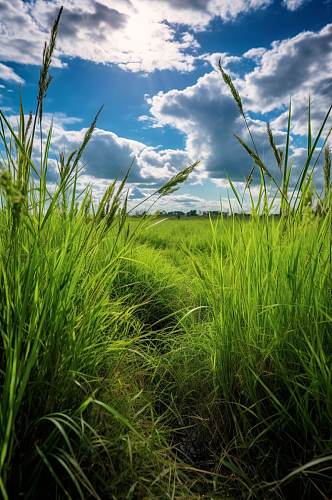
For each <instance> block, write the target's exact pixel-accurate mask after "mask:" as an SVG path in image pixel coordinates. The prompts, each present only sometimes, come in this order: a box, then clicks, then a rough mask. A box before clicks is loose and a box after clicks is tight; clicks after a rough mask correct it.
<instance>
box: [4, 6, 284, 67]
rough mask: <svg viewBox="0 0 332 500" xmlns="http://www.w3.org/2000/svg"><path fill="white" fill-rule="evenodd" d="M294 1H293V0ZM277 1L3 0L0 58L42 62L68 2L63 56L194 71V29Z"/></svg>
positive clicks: (60, 55) (61, 34) (60, 54)
mask: <svg viewBox="0 0 332 500" xmlns="http://www.w3.org/2000/svg"><path fill="white" fill-rule="evenodd" d="M293 1H294V0H293ZM272 2H273V0H112V1H111V2H110V0H53V1H52V2H50V1H47V0H34V1H33V2H26V1H24V0H4V1H3V2H1V3H0V19H1V21H0V34H1V46H0V60H2V61H8V62H10V61H14V62H19V63H23V64H39V63H40V61H41V54H42V48H43V44H44V42H45V40H47V39H48V34H49V29H50V26H51V24H52V21H53V19H54V18H55V16H56V13H57V11H58V9H59V8H60V6H61V5H62V4H63V5H64V12H63V15H62V19H61V23H60V29H59V37H58V50H57V52H56V54H55V58H54V65H55V66H58V67H61V66H63V65H64V64H65V63H64V62H61V58H64V57H66V58H81V59H85V60H87V61H93V62H95V63H100V64H115V65H118V66H119V67H121V68H123V69H125V70H128V71H133V72H137V71H142V72H146V73H148V72H152V71H155V70H166V69H173V70H178V71H191V70H193V69H194V66H195V58H196V56H197V51H198V50H199V48H200V47H199V44H198V42H197V40H196V38H195V36H194V33H195V31H198V30H203V29H206V28H207V26H208V24H209V22H210V21H211V20H212V19H214V18H216V17H219V18H221V19H223V21H224V22H228V21H232V20H233V19H235V18H236V17H237V16H239V15H240V14H245V13H248V12H251V11H254V10H258V9H263V8H266V7H267V6H269V5H270V4H271V3H272Z"/></svg>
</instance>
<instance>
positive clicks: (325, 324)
mask: <svg viewBox="0 0 332 500" xmlns="http://www.w3.org/2000/svg"><path fill="white" fill-rule="evenodd" d="M58 21H59V18H58V19H57V21H56V23H55V25H54V28H53V31H52V35H51V40H50V43H49V45H47V46H46V49H45V52H44V60H43V69H42V71H41V76H40V82H39V94H38V99H37V108H36V112H35V115H34V116H31V117H27V116H26V115H25V114H24V109H23V105H22V104H21V106H20V118H19V124H18V127H16V126H13V125H12V124H11V123H10V121H9V119H8V118H7V117H6V116H5V115H4V114H3V113H2V112H1V114H0V139H1V143H2V144H1V155H2V159H1V170H0V190H1V195H0V197H1V198H0V199H1V211H0V230H1V235H2V236H1V240H0V292H1V300H0V360H1V365H0V388H1V393H0V443H1V451H0V490H1V495H2V497H3V498H4V499H8V498H19V497H23V498H48V497H49V498H102V499H105V498H114V499H117V498H119V499H120V498H121V499H122V498H151V499H152V498H153V499H154V498H172V499H173V498H203V495H205V498H226V497H228V498H229V496H233V497H234V498H240V497H243V498H249V497H250V496H251V498H262V499H263V498H290V497H292V496H295V497H298V498H299V497H301V498H319V497H321V498H329V497H330V496H331V494H332V491H331V484H332V481H331V479H332V477H331V461H332V454H331V442H332V436H331V432H332V430H331V429H332V425H331V424H332V384H331V382H332V380H331V368H332V366H331V359H332V358H331V354H332V352H331V350H332V342H331V323H332V313H331V311H332V292H331V290H332V273H331V269H332V268H331V238H332V234H331V227H332V211H331V186H330V182H331V176H330V170H331V161H330V154H329V150H328V149H326V148H325V146H326V135H325V136H324V130H325V128H324V127H323V126H322V128H321V130H320V131H319V133H318V135H317V136H316V137H312V136H311V124H310V105H309V113H308V122H309V125H308V148H307V150H308V154H307V158H306V160H305V163H304V165H303V168H302V171H301V172H300V176H299V179H297V180H295V182H294V180H293V179H292V178H291V164H290V159H289V157H290V149H289V148H290V134H291V112H290V113H289V120H288V130H287V137H286V144H285V147H284V148H283V149H281V148H280V147H277V146H276V145H275V143H274V138H273V132H272V131H271V129H270V128H268V130H267V134H268V138H269V142H270V145H271V148H272V149H273V154H274V157H275V160H276V162H277V168H278V169H279V171H278V172H279V174H278V175H277V176H275V177H274V176H273V175H272V173H271V171H270V170H271V169H270V167H269V166H267V165H265V163H264V162H263V160H262V159H261V158H260V156H259V152H258V151H257V148H256V146H255V142H254V137H253V135H250V137H251V140H252V145H251V146H248V145H246V144H245V143H244V142H243V141H242V140H241V144H242V147H244V148H245V149H246V151H247V152H248V154H249V155H250V156H251V158H252V159H253V161H254V163H255V165H256V167H255V168H257V169H258V171H259V176H260V180H261V184H260V191H259V195H258V197H256V196H254V195H253V191H252V182H253V179H254V178H255V177H254V176H255V172H254V170H252V172H251V174H250V175H249V178H248V179H247V184H246V188H245V192H246V193H247V196H249V199H250V200H251V203H252V213H251V217H250V218H241V217H239V216H238V215H235V214H233V215H231V216H230V217H221V218H217V219H211V220H209V219H197V218H193V219H188V220H179V221H178V220H166V221H164V222H161V223H158V224H156V222H159V221H157V220H155V219H154V218H153V217H150V216H145V217H143V218H141V219H134V218H130V217H128V215H127V212H128V207H127V192H126V182H127V176H126V177H125V178H124V179H123V180H122V181H117V182H114V183H112V184H111V185H110V186H109V188H108V189H107V190H106V192H105V194H104V196H103V197H102V199H101V200H100V202H99V204H94V203H93V202H92V193H91V189H90V188H87V189H86V190H85V192H83V193H82V192H79V191H78V189H77V180H78V176H79V174H80V168H81V159H82V158H83V155H84V150H85V148H86V146H87V145H88V142H89V140H90V138H91V136H92V134H93V131H94V128H95V126H96V119H97V117H98V115H97V117H96V119H95V120H93V122H92V124H91V126H90V128H89V129H88V130H87V133H86V135H85V138H84V140H83V143H82V145H81V146H80V147H79V148H78V149H77V150H76V151H74V152H73V153H71V154H69V155H67V156H64V155H63V154H61V155H60V158H59V161H58V169H59V180H58V184H57V186H56V187H55V189H52V190H50V186H49V184H48V182H47V179H48V169H49V156H50V154H49V153H50V151H51V147H52V129H50V130H49V131H48V133H46V134H44V136H43V138H44V139H43V140H42V141H41V143H40V146H39V137H38V134H37V131H38V129H40V130H42V111H43V105H42V103H43V99H44V97H45V94H46V90H47V87H48V84H49V73H48V70H49V66H50V62H51V58H52V52H53V49H54V46H55V39H56V34H57V25H58V24H57V23H58ZM223 76H224V80H225V82H226V83H227V85H228V86H230V89H231V92H232V94H233V97H235V98H236V100H237V104H238V107H239V111H240V113H241V115H242V116H243V118H244V119H246V115H245V113H244V110H243V105H242V101H241V98H240V96H239V95H238V94H237V92H236V89H235V87H234V86H233V84H232V81H231V79H230V77H229V76H228V75H226V74H225V73H223ZM328 116H329V112H328V113H327V115H326V118H325V120H324V125H325V123H326V121H327V117H328ZM328 135H329V134H328V133H327V137H328ZM38 147H39V149H38ZM36 148H37V149H38V154H37V155H36V153H35V150H36ZM324 148H325V153H324V154H322V152H323V151H324ZM323 156H325V158H324V167H323V168H324V179H325V186H324V189H323V191H322V193H319V192H318V191H317V190H315V188H314V187H313V168H319V167H318V165H319V162H318V161H316V160H317V158H320V157H323ZM193 168H195V164H194V165H192V166H189V167H187V168H186V169H184V170H183V171H182V172H181V173H180V174H178V175H176V176H175V177H174V178H172V179H171V180H170V181H168V182H167V183H166V184H165V185H164V186H162V187H160V188H159V189H158V190H157V191H156V193H155V194H154V196H152V197H151V200H150V198H149V199H148V200H146V202H148V201H149V200H150V201H151V204H153V203H155V200H156V198H158V197H160V196H166V195H167V194H169V193H171V192H172V191H173V190H174V189H175V188H176V187H177V186H178V185H179V184H181V183H182V182H184V181H185V180H186V179H187V177H188V175H190V173H191V172H192V170H193ZM230 182H231V181H230ZM231 187H232V189H233V194H234V197H235V198H236V199H237V200H238V205H239V206H240V207H241V205H243V193H240V192H239V191H238V190H237V189H236V187H235V186H234V184H232V183H231ZM275 211H278V212H280V216H278V217H272V216H271V213H272V212H275Z"/></svg>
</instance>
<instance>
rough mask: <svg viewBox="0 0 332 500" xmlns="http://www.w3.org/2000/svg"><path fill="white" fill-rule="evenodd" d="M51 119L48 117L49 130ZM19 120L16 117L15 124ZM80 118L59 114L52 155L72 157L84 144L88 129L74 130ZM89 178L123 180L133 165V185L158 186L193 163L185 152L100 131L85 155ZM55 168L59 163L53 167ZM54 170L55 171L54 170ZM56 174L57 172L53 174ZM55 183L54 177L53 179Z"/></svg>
mask: <svg viewBox="0 0 332 500" xmlns="http://www.w3.org/2000/svg"><path fill="white" fill-rule="evenodd" d="M50 120H51V117H50V116H49V115H46V116H45V117H44V126H45V129H46V128H47V126H48V124H49V123H50ZM15 121H17V120H16V118H15V117H12V122H13V123H15ZM74 123H76V119H75V118H72V117H66V116H65V115H62V114H57V115H55V117H54V123H53V140H52V154H53V157H57V156H58V155H59V153H60V151H64V152H65V153H66V154H69V153H70V152H71V151H73V150H74V149H76V148H77V147H78V146H79V145H80V144H81V142H82V140H83V137H84V134H85V132H86V130H87V129H86V128H81V129H80V130H71V129H70V125H71V124H74ZM82 160H83V166H84V169H83V173H84V175H85V179H88V178H89V179H94V182H97V183H99V184H100V181H102V182H104V181H106V182H109V181H110V180H113V179H121V178H123V177H124V175H125V174H126V173H127V171H128V169H129V167H130V166H132V168H131V171H130V176H129V182H130V183H134V184H136V185H137V187H150V188H151V187H158V186H160V185H161V184H162V183H164V182H166V181H167V180H168V179H169V178H170V177H172V176H173V175H175V174H176V173H177V172H178V171H179V170H181V169H183V168H185V167H187V166H188V165H189V164H190V162H191V161H190V158H189V156H188V154H187V153H186V152H185V151H181V150H176V149H160V148H152V147H150V146H147V145H146V144H144V143H142V142H139V141H135V140H132V139H128V138H125V137H119V136H118V135H117V134H115V133H114V132H111V131H109V130H103V129H100V128H96V129H95V131H94V134H93V136H92V138H91V140H90V142H89V144H88V146H87V148H86V150H85V153H84V155H83V158H82ZM52 167H55V164H54V163H53V164H52ZM53 170H54V168H53ZM53 174H54V172H53ZM53 180H54V176H53Z"/></svg>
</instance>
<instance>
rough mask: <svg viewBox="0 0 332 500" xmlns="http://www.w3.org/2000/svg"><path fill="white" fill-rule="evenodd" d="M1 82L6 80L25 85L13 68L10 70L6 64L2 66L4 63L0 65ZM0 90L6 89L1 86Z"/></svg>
mask: <svg viewBox="0 0 332 500" xmlns="http://www.w3.org/2000/svg"><path fill="white" fill-rule="evenodd" d="M0 80H5V81H9V82H14V83H19V84H23V83H24V80H23V78H21V77H20V76H19V75H17V74H16V73H15V71H14V70H13V69H12V68H10V67H9V66H7V65H6V64H2V63H0ZM0 88H4V86H3V85H1V87H0Z"/></svg>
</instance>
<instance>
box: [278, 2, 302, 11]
mask: <svg viewBox="0 0 332 500" xmlns="http://www.w3.org/2000/svg"><path fill="white" fill-rule="evenodd" d="M307 2H308V0H283V2H282V3H283V4H284V5H285V7H286V8H287V9H288V10H293V11H294V10H297V9H298V8H300V7H302V5H303V4H305V3H307Z"/></svg>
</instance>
